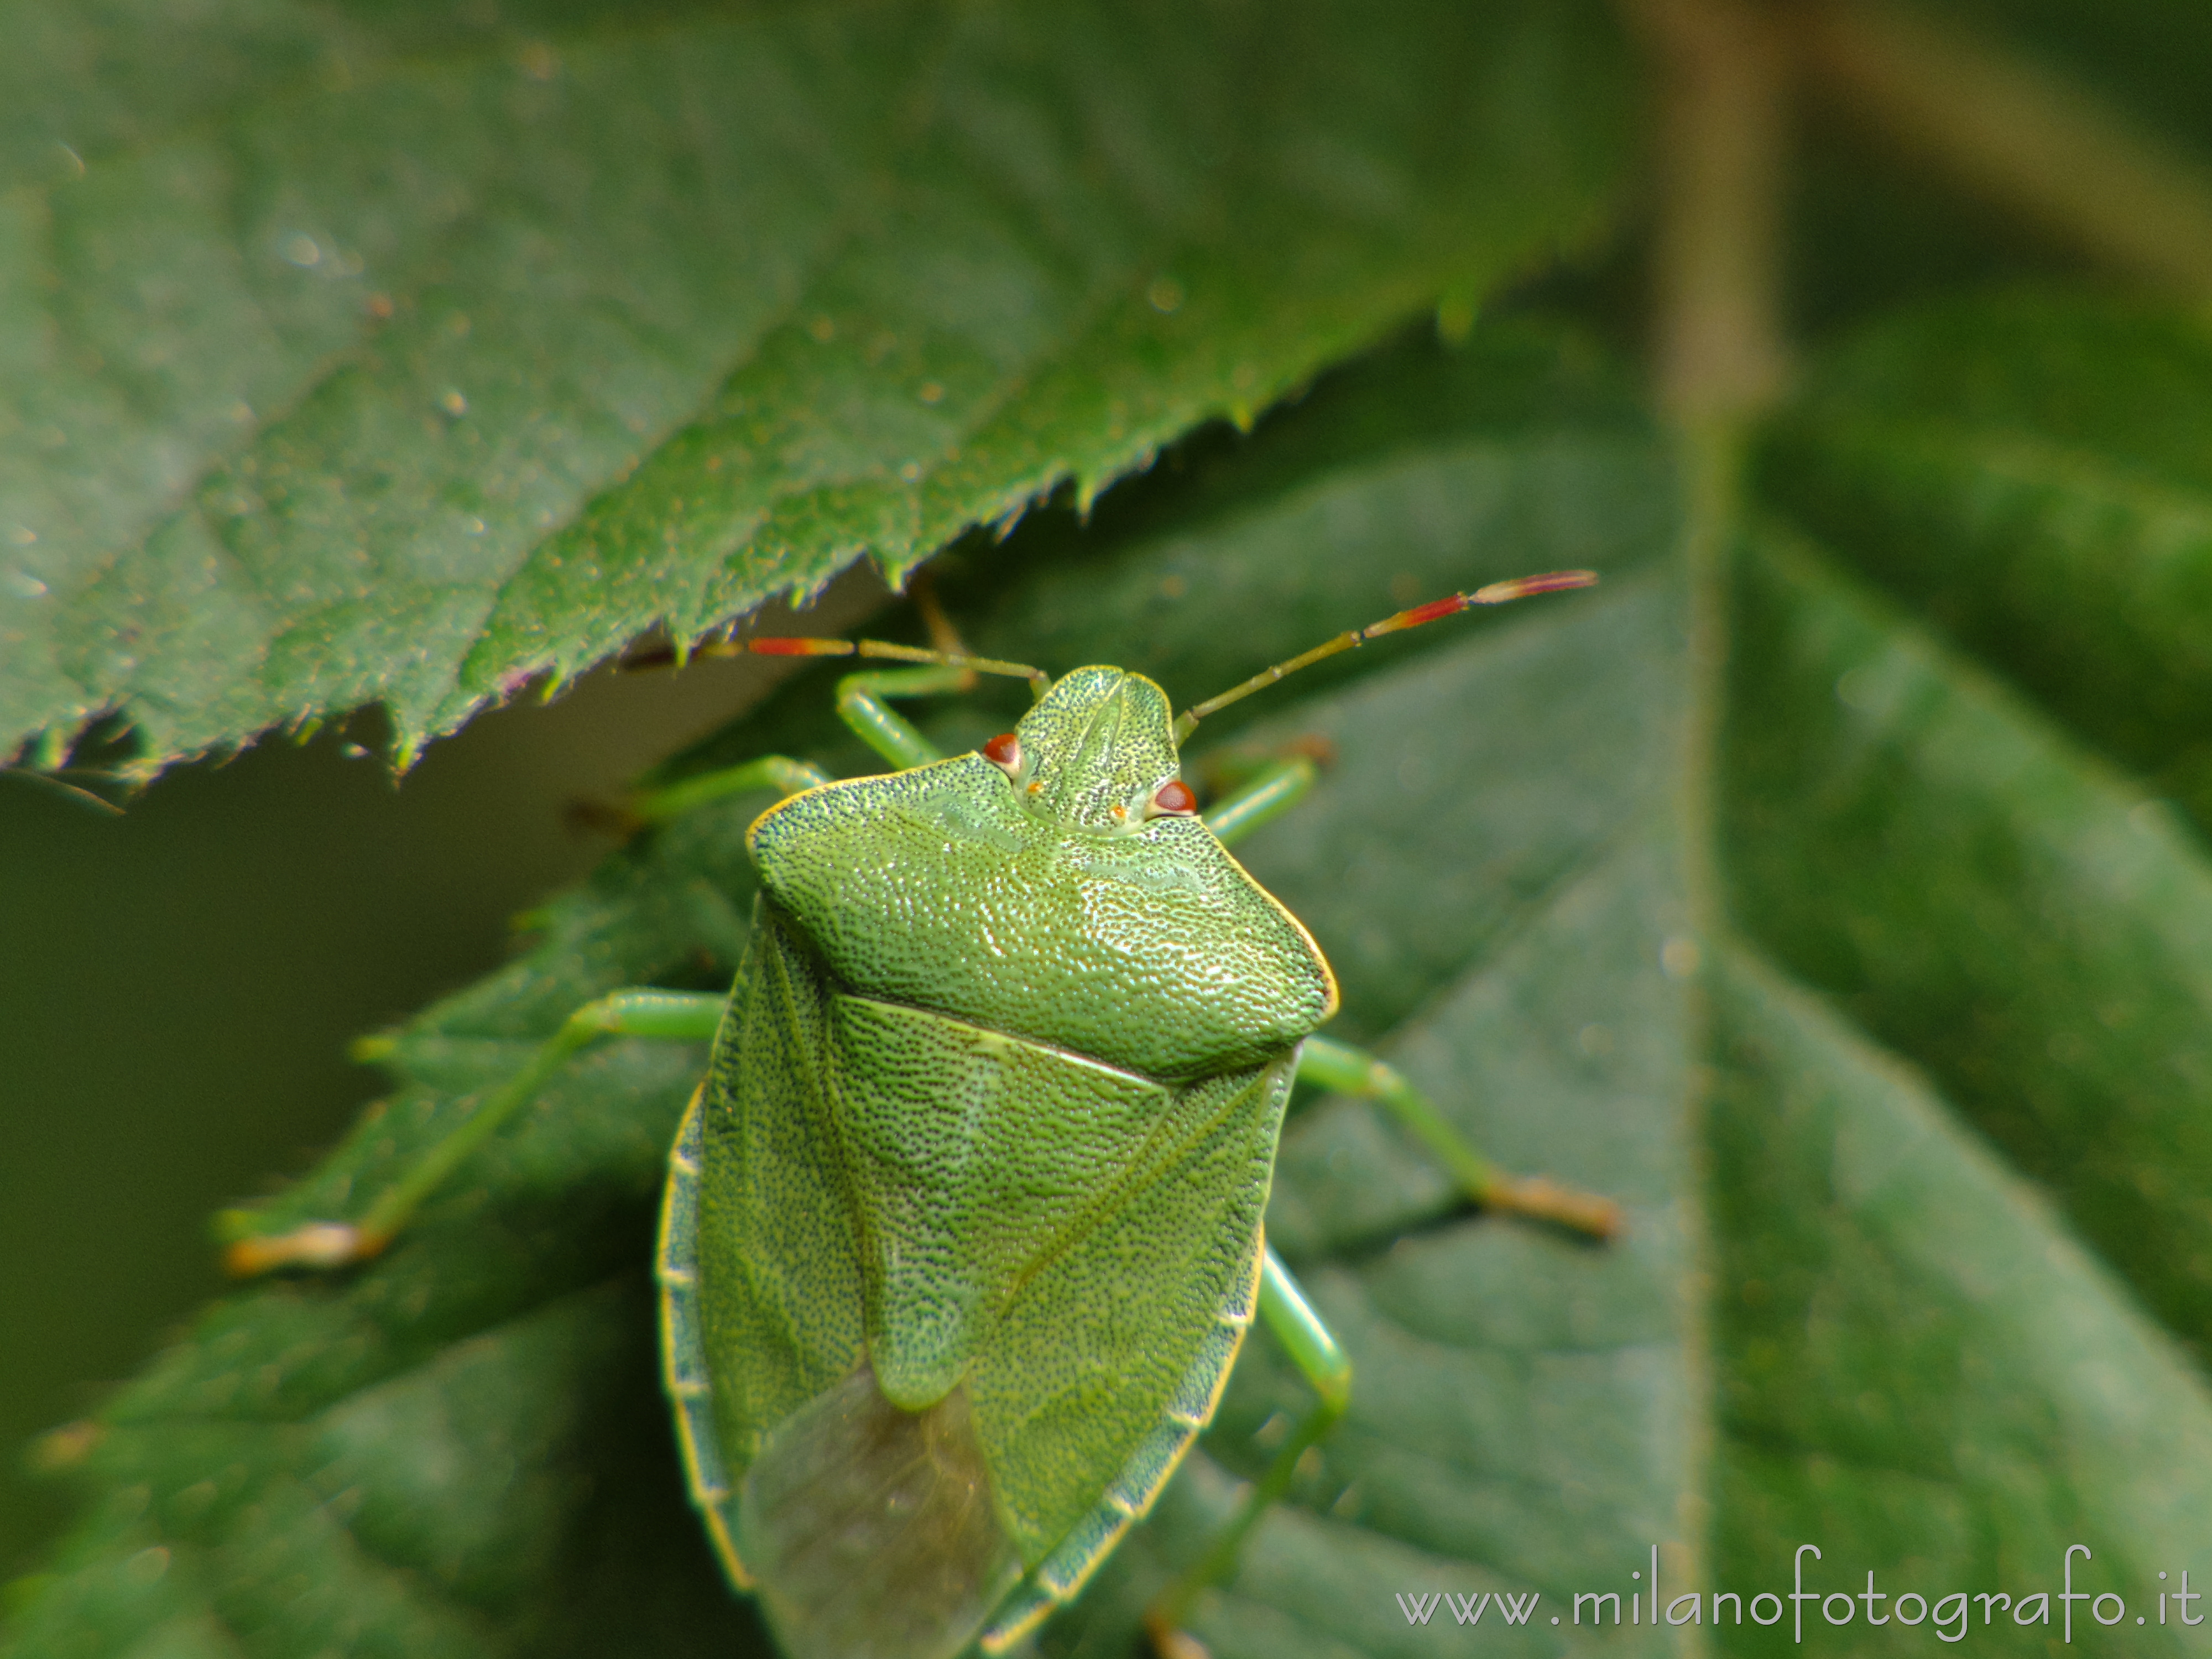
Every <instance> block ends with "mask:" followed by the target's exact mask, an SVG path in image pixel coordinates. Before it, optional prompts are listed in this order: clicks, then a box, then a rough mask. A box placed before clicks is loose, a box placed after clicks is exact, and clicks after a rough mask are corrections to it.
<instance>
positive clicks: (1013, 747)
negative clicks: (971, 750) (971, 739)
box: [983, 732, 1022, 778]
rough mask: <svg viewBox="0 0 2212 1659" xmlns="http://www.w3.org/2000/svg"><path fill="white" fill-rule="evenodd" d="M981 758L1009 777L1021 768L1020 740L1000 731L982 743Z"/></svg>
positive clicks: (1010, 733)
mask: <svg viewBox="0 0 2212 1659" xmlns="http://www.w3.org/2000/svg"><path fill="white" fill-rule="evenodd" d="M983 758H984V759H985V760H987V761H988V762H990V763H991V764H992V765H994V766H995V767H997V768H998V769H1000V771H1001V772H1004V773H1005V774H1006V775H1007V776H1008V777H1010V778H1011V777H1012V776H1014V775H1016V774H1017V773H1018V772H1019V771H1020V770H1021V769H1022V740H1021V739H1020V738H1018V737H1016V736H1015V735H1014V734H1013V733H1012V732H1000V733H999V735H998V736H997V737H995V738H992V739H991V740H990V742H988V743H987V744H984V745H983Z"/></svg>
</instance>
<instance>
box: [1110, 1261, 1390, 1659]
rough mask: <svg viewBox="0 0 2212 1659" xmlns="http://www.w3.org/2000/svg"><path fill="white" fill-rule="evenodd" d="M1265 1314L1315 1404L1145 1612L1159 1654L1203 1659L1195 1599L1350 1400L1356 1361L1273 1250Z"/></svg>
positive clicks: (1230, 1567) (1263, 1278) (1264, 1286)
mask: <svg viewBox="0 0 2212 1659" xmlns="http://www.w3.org/2000/svg"><path fill="white" fill-rule="evenodd" d="M1260 1318H1261V1322H1263V1323H1265V1324H1266V1326H1267V1329H1268V1330H1269V1332H1271V1333H1272V1334H1273V1336H1274V1338H1275V1340H1277V1341H1278V1342H1280V1343H1281V1344H1282V1345H1283V1349H1284V1352H1286V1353H1287V1354H1289V1355H1290V1357H1291V1363H1292V1364H1295V1365H1296V1366H1297V1368H1298V1370H1299V1371H1300V1373H1301V1374H1302V1375H1304V1377H1305V1379H1306V1381H1307V1382H1308V1383H1310V1384H1311V1385H1312V1388H1313V1391H1314V1395H1315V1400H1314V1404H1313V1407H1312V1409H1310V1411H1308V1412H1307V1413H1306V1414H1305V1416H1304V1418H1302V1419H1300V1420H1299V1422H1298V1425H1297V1427H1296V1428H1295V1429H1293V1430H1292V1431H1291V1437H1290V1438H1289V1439H1287V1440H1285V1442H1284V1443H1283V1444H1282V1445H1281V1446H1280V1447H1279V1449H1277V1450H1276V1453H1275V1456H1274V1460H1273V1462H1271V1463H1269V1464H1268V1466H1267V1473H1266V1474H1263V1475H1261V1477H1260V1479H1259V1480H1258V1482H1257V1483H1256V1484H1255V1485H1254V1486H1252V1488H1251V1489H1250V1490H1249V1491H1248V1492H1246V1493H1245V1494H1244V1496H1243V1499H1242V1501H1241V1502H1239V1503H1238V1504H1237V1510H1236V1512H1235V1513H1234V1514H1233V1515H1231V1516H1230V1518H1229V1520H1228V1522H1226V1523H1225V1525H1224V1526H1223V1527H1222V1528H1221V1530H1220V1531H1219V1532H1218V1533H1217V1534H1214V1537H1213V1541H1212V1542H1211V1543H1210V1544H1208V1545H1207V1546H1206V1553H1205V1554H1203V1555H1201V1556H1200V1557H1199V1559H1197V1560H1196V1561H1195V1562H1194V1563H1192V1565H1190V1566H1188V1568H1186V1569H1184V1571H1182V1574H1180V1575H1179V1576H1178V1577H1176V1580H1175V1582H1174V1583H1171V1584H1170V1585H1169V1586H1168V1587H1167V1589H1164V1590H1163V1591H1162V1592H1161V1593H1160V1595H1159V1596H1158V1599H1157V1600H1155V1601H1153V1603H1152V1606H1151V1607H1148V1608H1147V1609H1146V1613H1145V1628H1146V1632H1148V1633H1149V1634H1150V1636H1151V1637H1152V1646H1153V1649H1154V1650H1155V1651H1157V1652H1158V1654H1159V1656H1160V1659H1204V1656H1205V1654H1206V1648H1205V1645H1204V1644H1202V1643H1200V1641H1199V1640H1198V1639H1197V1638H1195V1637H1194V1636H1192V1635H1191V1634H1190V1633H1189V1632H1188V1631H1186V1630H1184V1629H1183V1627H1182V1622H1183V1620H1184V1619H1185V1617H1187V1616H1188V1613H1189V1612H1190V1607H1191V1603H1192V1602H1194V1601H1196V1600H1197V1599H1198V1595H1199V1593H1200V1591H1201V1590H1203V1589H1206V1586H1207V1585H1209V1584H1213V1583H1219V1582H1220V1581H1221V1580H1222V1579H1224V1578H1225V1577H1228V1576H1229V1574H1230V1573H1231V1571H1234V1570H1235V1568H1236V1565H1237V1556H1238V1555H1239V1554H1241V1553H1243V1548H1244V1541H1245V1539H1246V1538H1247V1537H1248V1536H1249V1535H1250V1534H1251V1531H1252V1528H1254V1527H1255V1526H1257V1525H1258V1524H1259V1522H1260V1517H1261V1516H1263V1515H1265V1514H1266V1513H1267V1510H1269V1509H1271V1508H1273V1506H1274V1504H1276V1503H1277V1502H1278V1501H1279V1500H1280V1498H1282V1496H1283V1494H1284V1493H1285V1492H1288V1491H1289V1490H1290V1488H1291V1481H1292V1480H1294V1479H1296V1478H1297V1472H1298V1465H1299V1463H1300V1462H1303V1461H1304V1457H1305V1455H1306V1454H1307V1453H1308V1452H1309V1451H1310V1450H1311V1449H1313V1448H1314V1447H1315V1446H1316V1444H1318V1443H1320V1441H1321V1440H1322V1438H1323V1437H1325V1436H1326V1435H1327V1434H1328V1431H1330V1430H1331V1429H1333V1428H1334V1427H1335V1426H1336V1423H1337V1419H1339V1418H1340V1417H1342V1416H1343V1415H1344V1413H1345V1408H1346V1407H1348V1406H1349V1405H1351V1403H1352V1361H1351V1359H1350V1358H1347V1357H1346V1354H1345V1352H1344V1346H1343V1345H1342V1344H1341V1343H1340V1342H1339V1341H1338V1340H1336V1337H1335V1334H1334V1333H1333V1332H1331V1331H1330V1329H1329V1328H1328V1323H1327V1322H1325V1321H1324V1320H1323V1319H1322V1316H1321V1314H1320V1312H1319V1311H1318V1310H1316V1308H1315V1307H1314V1305H1313V1304H1312V1303H1311V1302H1310V1300H1308V1299H1307V1297H1306V1293H1305V1291H1304V1290H1303V1289H1302V1288H1300V1286H1299V1285H1298V1281H1297V1279H1295V1278H1294V1277H1292V1275H1291V1270H1290V1269H1289V1268H1288V1267H1285V1266H1284V1265H1283V1261H1282V1258H1281V1257H1280V1256H1279V1255H1276V1254H1275V1253H1274V1251H1273V1249H1269V1250H1268V1251H1267V1253H1266V1255H1265V1256H1264V1257H1263V1258H1262V1260H1261V1265H1260Z"/></svg>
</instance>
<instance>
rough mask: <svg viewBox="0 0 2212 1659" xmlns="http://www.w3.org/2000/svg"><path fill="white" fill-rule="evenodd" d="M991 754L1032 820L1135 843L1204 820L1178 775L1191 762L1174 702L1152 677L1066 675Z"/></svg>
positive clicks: (1089, 671)
mask: <svg viewBox="0 0 2212 1659" xmlns="http://www.w3.org/2000/svg"><path fill="white" fill-rule="evenodd" d="M982 753H983V757H984V758H985V759H986V760H987V761H989V762H990V763H992V764H993V765H994V766H995V767H997V768H998V769H1000V771H1001V772H1004V773H1005V774H1006V778H1007V781H1009V782H1010V783H1011V784H1012V786H1013V787H1014V789H1015V791H1016V792H1017V793H1018V796H1019V798H1020V799H1021V801H1022V804H1023V805H1024V806H1026V807H1028V808H1029V809H1030V811H1034V812H1036V813H1039V814H1041V815H1043V816H1046V817H1053V818H1056V819H1059V820H1060V821H1061V822H1063V823H1073V824H1076V825H1079V826H1080V827H1082V828H1084V829H1096V830H1098V831H1101V832H1103V833H1104V834H1108V835H1116V834H1122V835H1133V834H1135V833H1137V832H1138V831H1140V830H1142V829H1144V828H1145V826H1146V824H1147V823H1152V821H1153V820H1155V819H1157V818H1163V817H1184V818H1187V817H1193V816H1194V815H1195V814H1196V812H1197V811H1198V799H1197V797H1195V796H1194V795H1193V794H1192V793H1191V792H1190V787H1189V786H1188V785H1187V784H1185V783H1184V782H1183V781H1182V779H1180V778H1178V777H1177V776H1176V770H1177V769H1178V767H1179V766H1180V765H1181V763H1182V762H1181V758H1180V757H1179V756H1178V755H1177V753H1176V740H1175V731H1174V716H1173V714H1172V712H1171V711H1170V708H1169V706H1168V697H1167V693H1166V692H1164V691H1163V690H1160V688H1159V687H1158V686H1157V685H1155V684H1152V681H1150V680H1148V679H1146V678H1145V677H1144V676H1143V675H1142V674H1131V673H1128V672H1126V671H1123V670H1121V669H1119V668H1079V669H1077V670H1076V671H1074V672H1073V673H1071V674H1064V675H1062V676H1061V677H1060V678H1059V679H1058V680H1056V681H1054V683H1053V686H1052V689H1051V690H1049V691H1048V692H1046V693H1045V695H1044V697H1043V699H1042V701H1041V702H1038V704H1037V705H1036V708H1032V709H1030V712H1029V713H1028V714H1024V716H1023V717H1022V721H1021V724H1020V725H1019V726H1016V727H1015V728H1014V729H1013V730H1012V731H1011V732H1002V733H1001V734H1000V735H999V736H998V737H995V738H992V739H991V741H990V742H988V743H987V744H984V745H983V750H982Z"/></svg>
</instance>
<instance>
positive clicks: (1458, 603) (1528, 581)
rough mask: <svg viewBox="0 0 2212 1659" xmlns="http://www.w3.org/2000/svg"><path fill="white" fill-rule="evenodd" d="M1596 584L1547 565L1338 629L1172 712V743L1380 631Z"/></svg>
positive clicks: (1588, 574) (1589, 576) (1591, 575)
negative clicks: (1541, 571)
mask: <svg viewBox="0 0 2212 1659" xmlns="http://www.w3.org/2000/svg"><path fill="white" fill-rule="evenodd" d="M1595 586H1597V572H1596V571H1595V570H1550V571H1547V572H1545V574H1542V575H1541V576H1516V577H1514V578H1513V579H1512V580H1510V581H1502V582H1492V583H1490V584H1489V585H1488V586H1483V587H1478V588H1476V589H1475V590H1474V592H1472V593H1453V594H1449V595H1447V596H1446V597H1445V598H1443V599H1431V600H1430V601H1429V602H1428V603H1427V604H1426V605H1415V606H1414V607H1413V609H1412V610H1411V611H1400V612H1399V613H1398V614H1397V615H1396V616H1395V617H1384V618H1383V620H1382V621H1381V622H1379V623H1370V624H1368V626H1366V627H1365V628H1358V629H1353V630H1352V632H1351V633H1349V634H1340V635H1337V636H1336V637H1335V638H1334V639H1333V640H1331V641H1328V643H1326V644H1324V645H1317V646H1316V647H1314V648H1313V649H1312V650H1310V651H1306V652H1302V653H1299V654H1298V655H1297V656H1295V657H1292V658H1291V659H1290V660H1289V661H1287V662H1279V663H1277V664H1276V665H1274V666H1273V668H1263V669H1261V671H1259V672H1258V673H1256V674H1255V675H1253V676H1252V678H1250V679H1249V680H1247V681H1245V682H1244V683H1243V684H1242V685H1238V686H1233V687H1231V689H1230V690H1226V691H1224V692H1223V693H1222V694H1221V695H1220V696H1218V697H1208V698H1207V699H1206V701H1205V702H1200V703H1194V704H1192V705H1191V707H1189V708H1186V709H1185V710H1183V712H1182V714H1178V715H1176V725H1175V740H1176V744H1177V746H1180V745H1181V744H1182V741H1183V739H1184V738H1188V737H1189V736H1190V734H1191V733H1192V732H1194V731H1195V730H1196V729H1197V727H1198V723H1199V722H1200V720H1204V719H1205V718H1206V716H1207V715H1208V714H1218V713H1219V712H1220V711H1221V710H1222V709H1224V708H1227V707H1228V706H1229V705H1230V704H1231V703H1232V702H1237V701H1239V700H1240V699H1242V698H1244V697H1249V696H1251V695H1252V694H1253V693H1254V692H1255V691H1261V690H1266V689H1267V687H1268V686H1271V685H1273V684H1274V683H1275V682H1276V681H1277V680H1279V679H1281V678H1283V677H1284V676H1285V675H1287V674H1295V673H1297V671H1298V670H1300V669H1301V668H1310V667H1312V666H1313V665H1314V664H1316V663H1317V662H1319V661H1321V660H1322V658H1324V657H1333V656H1334V655H1336V653H1338V652H1340V651H1349V650H1351V649H1352V647H1355V646H1361V645H1364V644H1366V643H1367V641H1370V640H1372V639H1379V638H1380V637H1381V636H1382V635H1385V634H1401V633H1403V632H1404V631H1405V630H1406V629H1409V628H1419V627H1420V626H1421V624H1422V623H1432V622H1436V621H1438V620H1440V619H1441V618H1443V617H1456V616H1457V615H1459V613H1460V612H1461V611H1472V610H1474V607H1475V606H1477V605H1504V604H1507V603H1509V602H1510V601H1511V600H1514V599H1529V598H1532V597H1533V596H1534V595H1536V594H1538V593H1560V592H1565V591H1566V590H1567V589H1568V588H1571V587H1595Z"/></svg>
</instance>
